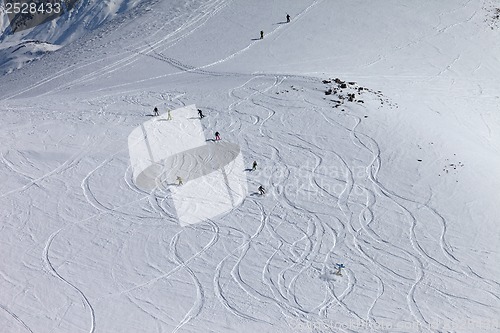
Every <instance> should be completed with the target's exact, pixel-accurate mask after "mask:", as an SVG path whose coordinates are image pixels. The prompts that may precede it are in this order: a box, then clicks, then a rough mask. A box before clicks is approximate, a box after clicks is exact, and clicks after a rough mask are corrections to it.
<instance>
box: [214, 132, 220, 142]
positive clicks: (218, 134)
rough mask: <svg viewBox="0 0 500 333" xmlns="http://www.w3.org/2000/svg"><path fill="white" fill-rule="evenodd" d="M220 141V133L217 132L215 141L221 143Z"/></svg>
mask: <svg viewBox="0 0 500 333" xmlns="http://www.w3.org/2000/svg"><path fill="white" fill-rule="evenodd" d="M219 140H220V133H219V132H215V141H219Z"/></svg>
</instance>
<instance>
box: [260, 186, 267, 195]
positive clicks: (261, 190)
mask: <svg viewBox="0 0 500 333" xmlns="http://www.w3.org/2000/svg"><path fill="white" fill-rule="evenodd" d="M259 193H260V195H264V194H266V189H265V188H264V186H262V185H260V186H259Z"/></svg>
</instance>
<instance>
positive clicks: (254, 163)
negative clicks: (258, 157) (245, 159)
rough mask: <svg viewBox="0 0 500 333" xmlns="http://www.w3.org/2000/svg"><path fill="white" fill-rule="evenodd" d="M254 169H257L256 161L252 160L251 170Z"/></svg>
mask: <svg viewBox="0 0 500 333" xmlns="http://www.w3.org/2000/svg"><path fill="white" fill-rule="evenodd" d="M256 169H257V161H253V164H252V171H255V170H256Z"/></svg>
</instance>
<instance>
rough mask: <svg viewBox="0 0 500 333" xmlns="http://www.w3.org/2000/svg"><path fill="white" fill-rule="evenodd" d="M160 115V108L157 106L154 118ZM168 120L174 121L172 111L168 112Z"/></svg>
mask: <svg viewBox="0 0 500 333" xmlns="http://www.w3.org/2000/svg"><path fill="white" fill-rule="evenodd" d="M159 115H160V111H158V108H157V107H156V106H155V108H154V109H153V116H154V117H158V116H159ZM167 120H172V114H171V113H170V110H168V111H167Z"/></svg>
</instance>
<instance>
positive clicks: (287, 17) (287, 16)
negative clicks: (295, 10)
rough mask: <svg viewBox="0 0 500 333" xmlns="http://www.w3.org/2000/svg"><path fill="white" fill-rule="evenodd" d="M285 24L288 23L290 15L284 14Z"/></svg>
mask: <svg viewBox="0 0 500 333" xmlns="http://www.w3.org/2000/svg"><path fill="white" fill-rule="evenodd" d="M286 23H290V15H288V14H286Z"/></svg>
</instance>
